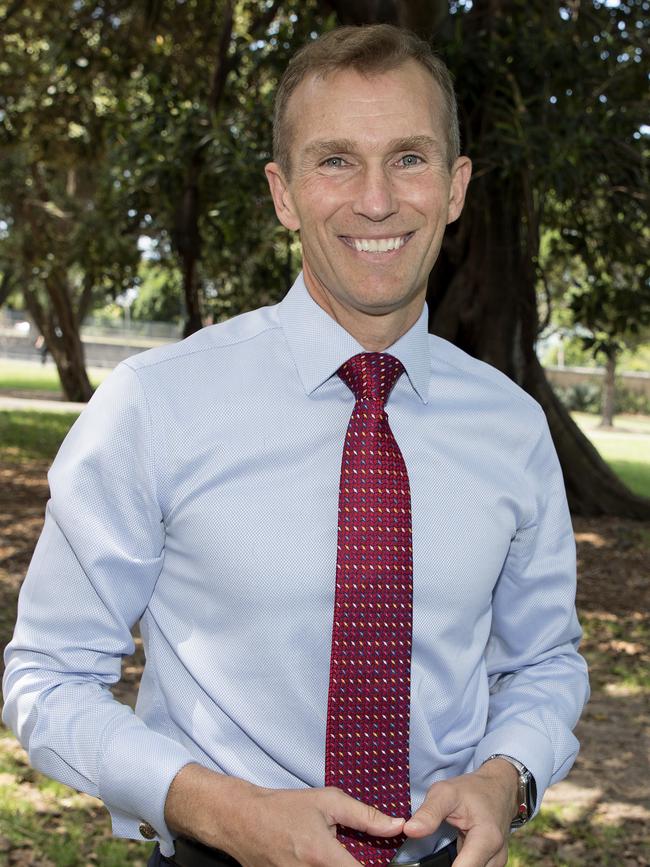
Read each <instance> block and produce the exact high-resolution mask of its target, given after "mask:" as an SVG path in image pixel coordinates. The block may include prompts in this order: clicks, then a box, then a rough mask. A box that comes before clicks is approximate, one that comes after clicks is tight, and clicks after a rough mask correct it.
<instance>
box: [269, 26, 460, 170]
mask: <svg viewBox="0 0 650 867" xmlns="http://www.w3.org/2000/svg"><path fill="white" fill-rule="evenodd" d="M408 60H415V61H417V63H419V64H420V65H421V66H423V67H424V68H425V69H426V70H427V71H428V72H429V73H430V74H431V77H432V78H433V80H434V81H435V82H436V84H437V85H438V86H439V87H440V90H441V92H442V96H443V100H444V104H445V109H446V112H447V125H448V135H447V162H448V165H449V168H451V167H452V165H453V164H454V162H455V161H456V159H457V158H458V156H459V154H460V131H459V125H458V106H457V104H456V94H455V93H454V85H453V81H452V77H451V73H450V72H449V70H448V69H447V67H446V65H445V63H444V62H443V61H442V60H441V59H440V58H439V57H437V56H436V55H435V54H434V53H433V51H432V50H431V47H430V46H429V44H428V43H427V42H425V41H424V40H423V39H420V37H419V36H417V35H416V34H415V33H412V32H411V31H410V30H404V29H402V28H400V27H394V26H393V25H392V24H369V25H364V26H361V27H357V26H345V27H337V28H336V29H334V30H330V31H329V32H328V33H325V34H323V36H320V37H319V38H318V39H316V40H315V41H314V42H309V43H307V45H305V46H303V47H302V48H301V49H300V50H299V51H298V52H297V53H296V54H295V55H294V56H293V57H292V58H291V60H290V61H289V64H288V65H287V68H286V70H285V71H284V74H283V76H282V78H281V80H280V84H279V86H278V90H277V93H276V97H275V110H274V113H273V159H274V160H275V161H276V162H277V163H278V165H279V166H280V168H281V169H282V171H283V172H284V173H285V174H286V175H287V176H289V173H290V171H291V159H290V150H291V129H290V124H289V121H288V119H287V108H288V104H289V100H290V98H291V94H292V93H293V92H294V90H295V89H296V88H297V87H298V85H299V84H300V83H301V82H302V81H303V80H304V79H305V78H306V77H307V76H308V75H320V76H322V77H325V76H327V75H328V74H329V73H331V72H335V71H337V70H341V69H354V70H356V71H357V72H360V73H365V74H379V73H383V72H388V71H389V70H392V69H395V68H396V67H398V66H401V65H402V64H403V63H406V62H407V61H408Z"/></svg>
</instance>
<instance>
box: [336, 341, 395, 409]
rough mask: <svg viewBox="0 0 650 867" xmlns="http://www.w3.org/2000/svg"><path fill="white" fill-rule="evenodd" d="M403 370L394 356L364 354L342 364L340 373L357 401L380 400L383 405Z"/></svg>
mask: <svg viewBox="0 0 650 867" xmlns="http://www.w3.org/2000/svg"><path fill="white" fill-rule="evenodd" d="M403 370H404V367H403V366H402V362H401V361H400V360H399V359H398V358H395V357H394V356H393V355H386V354H385V353H384V352H362V353H360V354H359V355H353V356H352V358H349V359H348V360H347V361H346V362H345V364H342V365H341V367H339V371H338V373H339V376H340V377H341V379H342V380H343V382H344V383H345V384H346V385H347V386H348V388H349V389H350V390H351V391H352V393H353V394H354V396H355V398H356V399H357V400H380V401H381V402H382V405H383V404H385V403H386V400H387V399H388V395H389V394H390V392H391V389H392V387H393V386H394V385H395V383H396V382H397V380H398V378H399V376H400V374H401V373H402V371H403Z"/></svg>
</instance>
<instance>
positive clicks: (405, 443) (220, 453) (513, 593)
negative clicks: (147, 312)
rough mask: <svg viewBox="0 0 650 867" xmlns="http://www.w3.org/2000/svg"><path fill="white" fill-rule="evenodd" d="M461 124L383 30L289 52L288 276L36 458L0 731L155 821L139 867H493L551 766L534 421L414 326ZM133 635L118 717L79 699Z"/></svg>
mask: <svg viewBox="0 0 650 867" xmlns="http://www.w3.org/2000/svg"><path fill="white" fill-rule="evenodd" d="M457 130H458V126H457V120H456V108H455V102H454V98H453V89H452V86H451V82H450V79H449V75H448V73H447V71H446V69H445V68H444V66H443V65H442V64H441V63H440V61H438V60H437V59H436V58H434V57H433V56H432V55H431V54H430V52H429V49H428V47H427V46H426V45H425V44H424V43H422V42H420V41H419V40H418V39H416V38H415V37H414V36H412V35H411V34H408V33H405V32H402V31H399V30H396V29H395V28H392V27H388V26H377V27H368V28H341V29H339V30H336V31H334V32H332V33H330V34H328V35H326V36H324V37H322V38H321V39H320V40H318V41H317V42H315V43H313V44H311V45H310V46H308V47H307V48H306V49H303V51H302V52H301V53H299V54H298V55H297V56H296V57H295V58H294V59H293V61H292V63H291V64H290V66H289V68H288V70H287V73H286V75H285V77H284V79H283V82H282V85H281V87H280V90H279V93H278V100H277V108H276V118H275V129H274V149H275V154H274V155H275V162H272V163H270V164H269V165H268V166H267V167H266V173H267V177H268V180H269V184H270V188H271V194H272V196H273V201H274V204H275V208H276V212H277V215H278V218H279V219H280V221H281V222H282V223H283V225H285V226H286V227H287V228H289V229H291V230H294V231H298V232H299V233H300V238H301V242H302V247H303V274H302V275H301V276H300V277H299V278H298V280H297V281H296V283H295V285H294V286H293V288H292V289H291V291H290V292H289V294H288V296H287V297H286V298H285V300H284V301H283V302H282V303H281V304H279V305H278V306H276V307H272V308H266V309H263V310H259V311H255V312H253V313H251V314H247V315H244V316H242V317H238V318H237V319H234V320H232V321H231V322H228V323H225V324H223V325H218V326H213V327H211V328H208V329H204V330H203V331H202V332H200V333H199V334H198V335H194V336H193V337H191V338H189V339H188V340H186V341H183V342H182V343H180V344H177V345H175V346H173V347H171V348H164V349H160V350H154V351H152V352H148V353H145V354H143V355H141V356H138V357H137V358H134V359H131V360H129V361H128V362H126V363H124V364H123V365H121V366H120V367H119V368H118V369H117V371H116V372H115V373H114V374H113V375H112V377H111V378H110V379H109V380H108V381H107V382H106V383H105V384H104V385H103V386H102V388H101V389H100V390H99V392H98V394H97V395H96V396H95V397H94V398H93V400H92V401H91V403H90V405H89V407H88V409H87V410H86V412H85V413H84V414H83V415H82V417H81V418H80V420H79V421H78V422H77V424H76V425H75V426H74V428H73V430H72V432H71V433H70V435H69V437H68V438H67V440H66V441H65V443H64V444H63V446H62V448H61V451H60V454H59V456H58V457H57V460H56V461H55V464H54V466H53V468H52V471H51V474H50V484H51V491H52V499H51V501H50V503H49V505H48V511H47V516H46V524H45V528H44V531H43V535H42V537H41V540H40V541H39V544H38V546H37V549H36V552H35V555H34V560H33V562H32V565H31V567H30V571H29V574H28V576H27V578H26V581H25V585H24V587H23V590H22V594H21V602H20V608H19V617H18V624H17V628H16V634H15V637H14V639H13V641H12V643H11V645H10V646H9V647H8V649H7V672H6V679H5V684H4V688H5V695H6V707H5V718H6V719H7V721H8V722H9V724H10V725H11V726H12V727H13V729H14V731H16V732H17V734H18V736H19V737H20V738H21V740H22V742H23V744H24V745H25V747H26V748H27V749H28V750H29V754H30V758H31V761H32V762H33V763H34V765H35V766H36V767H38V768H40V769H41V770H42V771H44V772H45V773H47V774H50V775H52V776H55V777H58V778H59V779H62V780H64V781H65V782H67V783H69V784H71V785H73V786H76V787H78V788H80V789H83V790H85V791H88V792H91V793H93V794H95V795H98V796H99V797H101V798H102V799H103V800H104V802H105V803H106V805H107V807H108V809H109V810H110V812H111V815H112V819H113V828H114V831H115V833H116V834H118V835H122V836H130V837H135V838H137V837H138V836H140V837H142V836H144V837H145V838H153V837H156V838H157V839H158V841H159V845H160V850H158V849H157V850H156V852H155V853H154V855H153V856H152V859H151V861H150V863H151V864H167V863H171V864H174V863H177V864H181V865H189V867H192V865H206V864H215V865H224V864H241V865H244V867H267V865H272V867H305V865H319V867H320V865H323V867H325V865H328V867H354V865H355V864H360V863H362V864H365V865H366V867H371V865H379V864H387V863H389V862H391V861H394V862H395V863H402V864H411V865H413V864H421V865H423V867H429V865H431V867H443V865H448V864H450V863H451V862H452V860H453V859H454V857H455V853H456V847H457V848H458V850H459V854H458V856H457V858H456V861H455V863H456V867H500V865H503V864H505V863H506V860H507V837H508V831H509V828H510V826H511V823H513V822H514V824H515V825H516V824H520V823H521V822H523V821H524V820H525V819H526V818H527V816H528V815H529V813H531V812H532V811H533V810H535V809H537V808H538V807H539V803H540V801H541V798H542V795H543V792H544V790H545V789H546V787H547V786H548V784H549V783H550V782H553V781H556V780H558V779H560V778H561V777H562V776H564V775H565V774H566V773H567V771H568V770H569V768H570V766H571V764H572V762H573V760H574V758H575V755H576V752H577V743H576V741H575V738H574V737H573V735H572V734H571V729H572V727H573V726H574V724H575V722H576V720H577V718H578V716H579V713H580V711H581V709H582V706H583V703H584V701H585V698H586V695H587V681H586V673H585V666H584V663H583V661H582V659H581V657H580V656H579V655H578V654H577V652H576V646H577V642H578V639H579V634H580V630H579V626H578V623H577V620H576V615H575V609H574V593H575V574H574V546H573V536H572V531H571V523H570V519H569V515H568V512H567V507H566V501H565V497H564V491H563V486H562V479H561V473H560V470H559V466H558V462H557V459H556V457H555V453H554V451H553V447H552V444H551V440H550V436H549V434H548V430H547V427H546V424H545V420H544V417H543V413H542V411H541V410H540V408H539V407H538V406H537V404H536V403H535V402H534V401H533V400H531V399H530V398H529V397H528V396H527V395H526V394H524V393H523V392H522V391H521V390H520V389H519V388H517V387H516V386H515V385H514V384H513V383H512V382H511V381H510V380H508V379H507V378H506V377H504V376H503V375H501V374H500V373H499V372H497V371H495V370H494V369H492V368H490V367H488V366H487V365H485V364H482V363H481V362H478V361H476V360H474V359H472V358H469V357H468V356H466V355H465V354H464V353H462V352H461V351H460V350H458V349H456V348H455V347H453V346H451V345H450V344H448V343H446V342H445V341H443V340H440V339H438V338H434V337H430V336H428V335H427V333H426V323H427V314H426V309H425V306H424V302H425V293H426V287H427V278H428V275H429V272H430V270H431V268H432V267H433V264H434V262H435V260H436V258H437V255H438V252H439V250H440V245H441V242H442V237H443V233H444V230H445V226H446V225H447V224H448V223H449V222H451V221H453V220H455V219H456V218H457V217H458V216H459V214H460V212H461V209H462V206H463V202H464V197H465V191H466V188H467V185H468V182H469V178H470V173H471V165H470V162H469V160H468V159H467V158H466V157H464V156H459V148H458V131H457ZM337 374H338V375H337ZM384 403H385V405H386V410H387V412H389V414H390V423H389V421H388V417H387V415H386V412H384ZM346 430H347V433H346ZM137 621H140V623H141V630H142V635H143V641H144V646H145V650H146V657H147V663H146V666H145V670H144V674H143V678H142V684H141V688H140V693H139V697H138V704H137V709H136V714H135V715H134V714H133V713H131V712H130V711H129V709H128V708H125V707H124V706H122V705H119V704H118V703H117V702H115V701H114V700H113V698H112V696H111V695H110V693H109V691H108V685H109V684H111V683H114V682H115V681H116V680H117V679H118V677H119V668H120V659H121V657H122V656H123V655H124V654H128V653H129V652H131V650H132V648H133V644H132V641H131V638H130V632H129V630H130V628H131V627H132V626H133V624H134V623H136V622H137ZM325 783H327V785H325ZM192 841H196V842H192ZM454 841H456V842H454ZM174 853H175V854H174ZM172 858H173V860H172ZM233 859H234V860H233Z"/></svg>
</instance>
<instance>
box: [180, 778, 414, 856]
mask: <svg viewBox="0 0 650 867" xmlns="http://www.w3.org/2000/svg"><path fill="white" fill-rule="evenodd" d="M165 821H166V822H167V825H168V826H169V828H170V829H171V830H172V831H174V832H175V833H177V834H179V835H181V836H185V837H191V838H192V839H195V840H200V841H201V842H202V843H205V844H206V845H207V846H212V847H213V848H215V849H221V850H222V851H224V852H227V853H228V854H229V855H232V857H233V858H235V859H236V860H237V861H239V862H240V864H242V865H243V867H359V862H358V861H357V860H356V859H355V858H353V857H352V855H350V854H349V852H348V851H347V850H346V849H345V848H344V847H343V846H342V845H341V844H340V843H339V842H338V840H337V839H336V826H337V824H340V825H345V826H347V827H348V828H356V829H357V830H359V831H366V832H368V833H370V834H376V835H378V836H381V837H394V836H395V835H397V834H399V833H400V832H401V831H402V829H403V827H404V819H394V818H392V817H391V816H386V815H385V814H383V813H380V812H379V811H378V810H375V809H374V807H369V806H367V805H366V804H362V803H361V802H360V801H356V800H355V799H354V798H351V797H350V796H349V795H347V794H345V793H344V792H342V791H341V790H340V789H334V788H326V789H263V788H260V787H259V786H254V785H252V784H251V783H247V782H245V781H244V780H239V779H236V778H233V777H226V776H224V775H222V774H217V773H215V772H213V771H210V770H208V769H207V768H204V767H202V766H201V765H196V764H190V765H186V766H185V767H184V768H182V769H181V771H179V773H178V774H177V775H176V777H175V779H174V781H173V782H172V784H171V786H170V788H169V793H168V795H167V800H166V802H165Z"/></svg>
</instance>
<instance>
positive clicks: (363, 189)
mask: <svg viewBox="0 0 650 867" xmlns="http://www.w3.org/2000/svg"><path fill="white" fill-rule="evenodd" d="M357 184H358V186H357V189H356V190H355V195H354V200H353V203H352V210H353V211H354V213H355V214H357V215H358V216H361V217H367V218H368V219H369V220H372V221H373V222H375V223H376V222H379V221H381V220H385V219H386V218H387V217H390V216H391V215H392V214H395V213H397V211H398V210H399V204H398V201H397V197H396V195H395V191H394V190H393V187H392V184H391V180H390V178H389V177H388V175H387V173H386V170H385V168H384V166H367V167H366V168H365V169H364V171H363V172H361V174H360V175H359V177H358V179H357Z"/></svg>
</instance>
